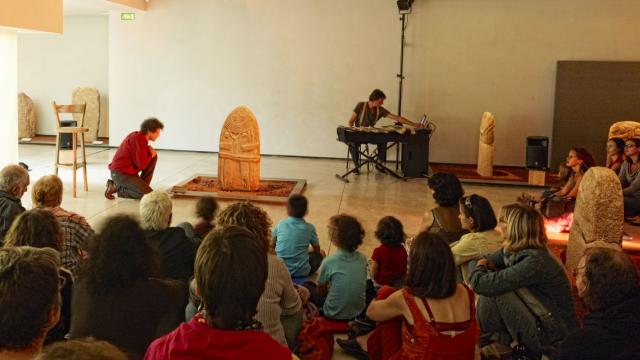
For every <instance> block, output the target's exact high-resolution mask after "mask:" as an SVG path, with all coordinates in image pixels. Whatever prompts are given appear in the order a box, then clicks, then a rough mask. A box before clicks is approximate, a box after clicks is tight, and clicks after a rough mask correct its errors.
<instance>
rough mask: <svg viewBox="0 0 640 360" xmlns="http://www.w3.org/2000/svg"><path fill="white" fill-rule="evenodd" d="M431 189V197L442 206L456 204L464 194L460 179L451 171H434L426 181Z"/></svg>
mask: <svg viewBox="0 0 640 360" xmlns="http://www.w3.org/2000/svg"><path fill="white" fill-rule="evenodd" d="M427 183H428V184H429V188H431V190H433V199H434V200H435V201H436V203H437V204H438V205H440V206H442V207H452V206H458V202H459V201H460V198H461V197H462V196H463V195H464V190H463V189H462V184H460V180H458V178H457V177H456V176H455V175H453V174H451V173H445V172H442V173H435V174H433V176H431V177H430V178H429V180H428V182H427Z"/></svg>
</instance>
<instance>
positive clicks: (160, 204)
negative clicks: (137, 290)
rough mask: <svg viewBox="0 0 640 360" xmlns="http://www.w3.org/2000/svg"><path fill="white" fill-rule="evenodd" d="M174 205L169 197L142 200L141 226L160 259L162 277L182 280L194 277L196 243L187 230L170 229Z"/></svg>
mask: <svg viewBox="0 0 640 360" xmlns="http://www.w3.org/2000/svg"><path fill="white" fill-rule="evenodd" d="M172 207H173V205H172V203H171V199H170V198H169V195H168V194H167V193H166V192H162V191H152V192H150V193H148V194H146V195H144V196H143V197H142V200H140V223H141V225H142V228H143V229H144V231H145V233H146V235H147V237H148V238H149V239H150V240H151V243H152V244H153V245H154V247H155V248H156V249H158V254H159V255H160V277H163V278H169V279H176V280H182V281H184V282H185V283H186V282H187V281H189V278H191V276H192V275H193V263H194V261H195V255H196V246H195V241H194V240H193V239H190V238H189V237H188V236H187V235H186V233H185V231H184V229H182V228H179V227H170V226H169V225H170V224H171V210H172Z"/></svg>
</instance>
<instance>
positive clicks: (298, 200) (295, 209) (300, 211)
mask: <svg viewBox="0 0 640 360" xmlns="http://www.w3.org/2000/svg"><path fill="white" fill-rule="evenodd" d="M308 206H309V201H308V200H307V198H306V197H304V196H303V195H299V194H295V195H291V196H290V197H289V200H287V213H288V214H289V216H293V217H296V218H303V217H304V215H305V214H306V213H307V207H308Z"/></svg>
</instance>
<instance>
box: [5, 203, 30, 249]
mask: <svg viewBox="0 0 640 360" xmlns="http://www.w3.org/2000/svg"><path fill="white" fill-rule="evenodd" d="M24 211H25V209H24V208H23V207H22V203H21V202H20V199H17V198H15V197H13V196H12V195H11V194H9V193H6V192H4V191H0V246H1V245H2V244H3V243H4V236H5V235H6V234H7V231H9V228H10V227H11V223H13V220H14V219H15V218H16V217H17V216H18V215H20V214H22V213H23V212H24Z"/></svg>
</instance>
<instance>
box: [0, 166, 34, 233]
mask: <svg viewBox="0 0 640 360" xmlns="http://www.w3.org/2000/svg"><path fill="white" fill-rule="evenodd" d="M27 187H29V173H28V172H27V170H26V169H25V168H24V167H22V166H20V165H14V164H12V165H7V166H5V167H3V168H2V170H0V245H1V244H2V243H4V236H5V235H6V233H7V231H9V227H11V223H13V219H15V218H16V217H17V216H18V215H20V214H22V213H23V212H24V211H25V209H24V207H22V202H21V201H20V198H22V195H24V193H25V192H26V191H27Z"/></svg>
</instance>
